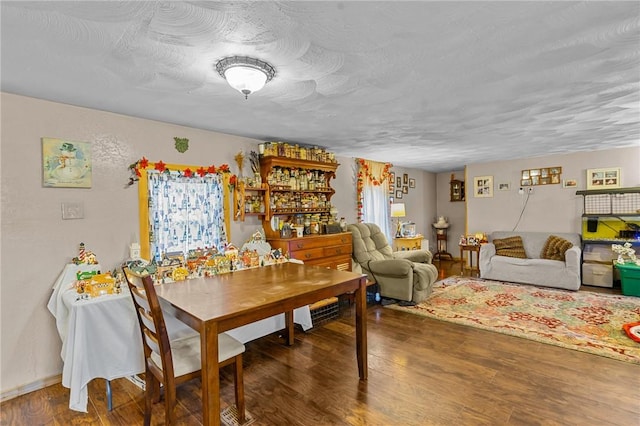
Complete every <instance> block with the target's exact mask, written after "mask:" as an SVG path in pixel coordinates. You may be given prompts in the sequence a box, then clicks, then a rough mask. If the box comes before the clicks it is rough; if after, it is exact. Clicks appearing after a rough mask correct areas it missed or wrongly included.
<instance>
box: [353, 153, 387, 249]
mask: <svg viewBox="0 0 640 426" xmlns="http://www.w3.org/2000/svg"><path fill="white" fill-rule="evenodd" d="M356 161H357V163H358V221H359V222H365V223H375V224H376V225H378V226H379V227H380V229H381V230H382V232H384V233H385V235H386V236H387V241H389V242H391V241H392V238H391V221H390V214H391V213H390V209H389V194H388V192H389V185H388V184H387V181H388V179H390V176H391V173H390V172H389V169H390V168H391V164H389V163H378V162H376V161H370V160H363V159H357V160H356Z"/></svg>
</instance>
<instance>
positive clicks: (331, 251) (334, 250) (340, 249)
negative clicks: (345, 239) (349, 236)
mask: <svg viewBox="0 0 640 426" xmlns="http://www.w3.org/2000/svg"><path fill="white" fill-rule="evenodd" d="M322 254H323V256H339V255H341V254H351V245H347V244H345V245H341V246H332V247H325V248H324V249H323V252H322Z"/></svg>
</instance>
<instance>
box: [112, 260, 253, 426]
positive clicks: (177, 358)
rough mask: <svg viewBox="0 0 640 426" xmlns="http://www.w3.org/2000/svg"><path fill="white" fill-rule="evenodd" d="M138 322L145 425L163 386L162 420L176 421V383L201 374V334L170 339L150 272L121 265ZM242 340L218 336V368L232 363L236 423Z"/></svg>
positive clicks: (241, 401)
mask: <svg viewBox="0 0 640 426" xmlns="http://www.w3.org/2000/svg"><path fill="white" fill-rule="evenodd" d="M123 272H124V276H125V278H126V281H127V284H128V286H129V290H130V292H131V298H132V300H133V304H134V307H135V310H136V314H137V317H138V323H139V324H140V331H141V333H142V346H143V349H144V358H145V409H144V424H145V426H148V425H150V424H151V409H152V404H153V403H156V402H159V401H160V399H161V385H162V388H163V389H164V403H165V422H166V423H167V424H168V425H172V424H176V412H175V408H176V403H177V402H176V386H178V385H180V384H182V383H184V382H187V381H189V380H192V379H195V378H197V377H200V376H201V375H200V369H201V360H200V335H199V334H194V335H191V336H186V337H181V338H177V339H175V340H171V341H170V340H169V333H168V331H167V327H166V324H165V320H164V315H163V312H162V309H161V306H160V301H159V299H158V296H157V294H156V290H155V288H154V283H153V279H152V278H151V276H150V275H148V274H146V275H139V274H137V273H135V272H133V271H131V270H130V269H129V268H127V267H125V268H123ZM244 350H245V347H244V345H243V344H242V343H240V342H239V341H237V340H236V339H234V338H233V337H231V336H229V335H228V334H226V333H220V334H219V335H218V364H219V367H224V366H226V365H233V369H234V385H235V400H236V401H235V402H236V408H237V412H238V422H239V423H241V424H242V423H244V421H245V407H244V382H243V375H242V353H243V352H244Z"/></svg>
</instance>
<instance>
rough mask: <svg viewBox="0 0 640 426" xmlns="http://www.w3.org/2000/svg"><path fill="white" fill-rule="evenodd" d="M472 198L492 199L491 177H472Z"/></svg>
mask: <svg viewBox="0 0 640 426" xmlns="http://www.w3.org/2000/svg"><path fill="white" fill-rule="evenodd" d="M473 196H474V197H476V198H479V197H480V198H483V197H493V176H476V177H474V178H473Z"/></svg>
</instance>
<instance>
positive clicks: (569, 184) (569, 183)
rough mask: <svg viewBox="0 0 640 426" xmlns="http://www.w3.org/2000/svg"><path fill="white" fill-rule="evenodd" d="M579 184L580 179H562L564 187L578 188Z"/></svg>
mask: <svg viewBox="0 0 640 426" xmlns="http://www.w3.org/2000/svg"><path fill="white" fill-rule="evenodd" d="M577 186H578V181H577V180H576V179H564V180H563V181H562V187H563V188H576V187H577Z"/></svg>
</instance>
